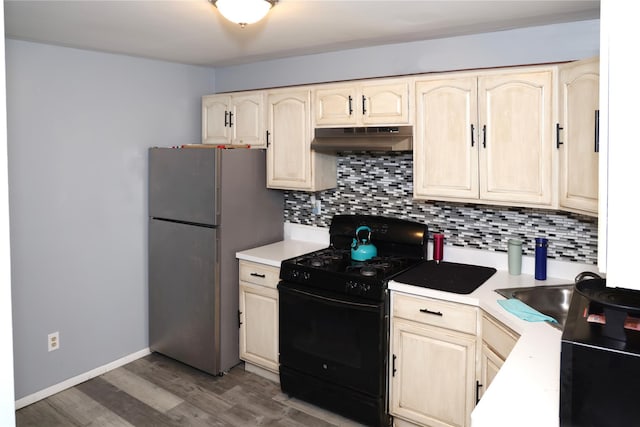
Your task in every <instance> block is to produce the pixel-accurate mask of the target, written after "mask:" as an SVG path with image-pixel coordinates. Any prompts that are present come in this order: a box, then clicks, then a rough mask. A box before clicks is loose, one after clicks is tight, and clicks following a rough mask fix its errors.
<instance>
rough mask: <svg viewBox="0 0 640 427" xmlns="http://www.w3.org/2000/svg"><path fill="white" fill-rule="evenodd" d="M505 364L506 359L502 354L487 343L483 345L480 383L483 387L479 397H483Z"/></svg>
mask: <svg viewBox="0 0 640 427" xmlns="http://www.w3.org/2000/svg"><path fill="white" fill-rule="evenodd" d="M503 364H504V360H503V359H502V358H501V357H500V356H498V355H497V354H496V353H495V352H493V350H491V348H490V347H488V346H487V345H486V344H483V345H482V354H481V355H480V372H481V374H480V384H482V387H480V389H479V391H480V395H479V396H478V397H482V395H483V394H484V393H485V391H486V390H487V389H488V388H489V385H490V384H491V383H492V382H493V379H494V378H495V377H496V375H497V374H498V371H499V370H500V368H501V367H502V365H503Z"/></svg>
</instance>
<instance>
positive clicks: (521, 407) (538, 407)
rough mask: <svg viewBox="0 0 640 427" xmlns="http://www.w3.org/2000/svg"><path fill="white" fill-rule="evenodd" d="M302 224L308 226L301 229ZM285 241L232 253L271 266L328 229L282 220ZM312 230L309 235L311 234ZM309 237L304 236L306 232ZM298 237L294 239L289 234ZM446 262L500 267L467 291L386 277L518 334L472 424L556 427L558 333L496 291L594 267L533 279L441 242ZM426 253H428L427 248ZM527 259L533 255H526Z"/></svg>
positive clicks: (551, 269) (495, 257)
mask: <svg viewBox="0 0 640 427" xmlns="http://www.w3.org/2000/svg"><path fill="white" fill-rule="evenodd" d="M305 227H306V228H305ZM285 231H286V233H285V236H286V237H287V238H288V240H284V241H282V242H278V243H273V244H271V245H266V246H262V247H259V248H255V249H249V250H246V251H241V252H238V253H236V257H237V258H238V259H243V260H247V261H253V262H259V263H263V264H267V265H271V266H275V267H279V266H280V262H281V261H283V260H285V259H288V258H293V257H295V256H299V255H302V254H304V253H307V252H312V251H315V250H318V249H322V248H324V247H327V246H328V241H327V237H326V236H325V234H326V232H325V231H324V230H322V229H319V230H316V229H315V227H308V226H297V225H294V224H289V225H288V226H287V224H285ZM309 233H311V234H309ZM308 235H309V236H312V237H311V238H309V239H308V240H307V239H306V236H308ZM292 236H293V237H295V238H296V239H301V240H293V239H291V237H292ZM444 252H445V260H446V261H450V262H460V263H467V264H475V265H483V266H488V267H494V268H496V269H497V270H498V271H497V272H496V273H495V274H494V275H493V276H492V277H491V278H489V280H487V281H486V282H485V283H484V284H483V285H482V286H480V287H479V288H478V289H476V290H475V291H474V292H472V293H470V294H468V295H461V294H453V293H449V292H443V291H438V290H433V289H427V288H421V287H418V286H412V285H407V284H403V283H398V282H395V281H390V283H389V288H390V289H391V290H394V291H401V292H406V293H410V294H414V295H422V296H426V297H430V298H438V299H442V300H447V301H452V302H458V303H462V304H470V305H474V306H477V307H480V308H482V309H483V310H485V311H486V312H487V313H489V314H491V315H492V316H493V317H495V318H496V319H498V320H499V321H501V322H502V323H504V324H505V325H507V326H509V327H510V328H511V329H513V330H514V331H515V332H517V333H519V334H520V339H519V340H518V342H517V343H516V345H515V347H514V348H513V350H512V352H511V354H510V355H509V357H508V358H507V360H506V361H505V363H504V365H503V366H502V368H501V369H500V371H499V372H498V374H497V375H496V377H495V379H494V380H493V382H492V383H491V387H489V388H488V389H487V390H486V391H485V393H484V395H483V397H482V399H481V400H480V402H479V403H478V405H477V406H476V408H475V409H474V411H473V412H472V414H471V422H472V427H513V426H518V427H556V426H558V424H559V383H560V338H561V335H562V333H561V331H560V330H558V329H557V328H554V327H553V326H551V325H549V324H547V323H544V322H541V323H538V322H526V321H524V320H520V319H519V318H517V317H515V316H514V315H512V314H511V313H509V312H507V311H506V310H504V309H503V308H502V307H501V306H500V305H498V303H497V300H498V299H503V297H502V296H500V295H499V294H497V293H496V292H494V289H499V288H512V287H520V286H537V285H540V286H544V285H556V284H563V283H573V278H574V277H575V276H576V275H577V274H578V273H579V272H581V271H586V270H589V271H596V272H597V269H596V267H595V266H591V265H585V264H579V263H568V262H557V261H553V260H549V263H548V268H547V271H548V273H549V274H552V275H553V276H554V277H548V278H547V280H545V281H537V280H535V279H534V277H533V275H531V274H522V275H519V276H512V275H510V274H509V273H508V272H507V271H505V270H506V268H507V267H506V264H507V263H506V261H507V260H506V259H507V254H506V253H500V252H490V251H481V250H476V249H465V248H455V247H448V246H445V251H444ZM428 253H431V251H430V250H429V252H428ZM528 258H531V259H528ZM522 271H523V273H531V272H532V271H533V259H532V257H523V266H522Z"/></svg>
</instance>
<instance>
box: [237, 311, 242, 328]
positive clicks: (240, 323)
mask: <svg viewBox="0 0 640 427" xmlns="http://www.w3.org/2000/svg"><path fill="white" fill-rule="evenodd" d="M241 315H242V312H241V311H240V310H238V328H240V325H242V321H241V320H240V316H241Z"/></svg>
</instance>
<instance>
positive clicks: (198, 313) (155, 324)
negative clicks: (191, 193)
mask: <svg viewBox="0 0 640 427" xmlns="http://www.w3.org/2000/svg"><path fill="white" fill-rule="evenodd" d="M185 151H186V150H185ZM194 151H195V150H194ZM198 151H200V150H198ZM217 233H218V230H217V229H215V228H211V227H201V226H194V225H189V224H181V223H175V222H170V221H162V220H156V219H150V220H149V347H150V349H151V350H152V351H157V352H159V353H162V354H165V355H167V356H169V357H172V358H174V359H177V360H180V361H182V362H184V363H186V364H188V365H191V366H193V367H195V368H198V369H201V370H203V371H205V372H209V373H211V374H218V373H219V372H220V370H219V369H220V368H219V365H220V362H219V353H218V350H217V349H218V348H219V340H220V337H219V327H217V326H218V325H219V322H220V319H219V317H218V316H219V313H220V307H219V294H220V290H219V285H218V281H217V280H216V271H217V268H218V266H217V264H216V259H217V252H216V251H217V243H216V242H217V239H216V237H217Z"/></svg>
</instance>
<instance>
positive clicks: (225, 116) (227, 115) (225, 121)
mask: <svg viewBox="0 0 640 427" xmlns="http://www.w3.org/2000/svg"><path fill="white" fill-rule="evenodd" d="M227 117H229V112H228V111H225V112H224V127H227V126H229V120H228V119H227Z"/></svg>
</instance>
